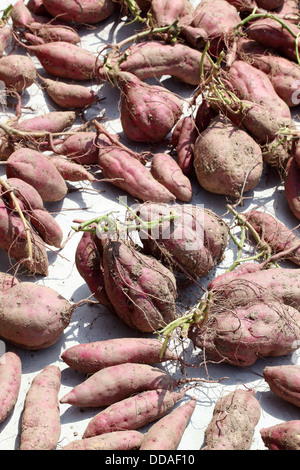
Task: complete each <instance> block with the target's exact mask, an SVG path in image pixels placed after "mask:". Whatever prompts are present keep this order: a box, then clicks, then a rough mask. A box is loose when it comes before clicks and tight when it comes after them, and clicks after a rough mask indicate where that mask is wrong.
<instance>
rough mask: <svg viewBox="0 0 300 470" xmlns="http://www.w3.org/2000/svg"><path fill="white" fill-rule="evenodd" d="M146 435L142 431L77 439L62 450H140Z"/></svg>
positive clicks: (117, 432)
mask: <svg viewBox="0 0 300 470" xmlns="http://www.w3.org/2000/svg"><path fill="white" fill-rule="evenodd" d="M143 437H144V434H143V433H142V432H140V431H135V430H125V431H114V432H110V433H107V434H101V435H100V436H93V437H86V438H85V439H76V440H75V441H72V442H70V443H69V444H67V445H65V446H64V447H62V450H106V451H109V450H138V449H139V448H140V445H141V443H142V440H143Z"/></svg>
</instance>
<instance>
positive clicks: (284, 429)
mask: <svg viewBox="0 0 300 470" xmlns="http://www.w3.org/2000/svg"><path fill="white" fill-rule="evenodd" d="M260 435H261V438H262V440H263V442H264V444H265V446H266V447H267V448H268V449H269V450H300V420H298V419H295V420H291V421H286V422H283V423H279V424H274V425H273V426H270V427H268V428H262V429H261V430H260Z"/></svg>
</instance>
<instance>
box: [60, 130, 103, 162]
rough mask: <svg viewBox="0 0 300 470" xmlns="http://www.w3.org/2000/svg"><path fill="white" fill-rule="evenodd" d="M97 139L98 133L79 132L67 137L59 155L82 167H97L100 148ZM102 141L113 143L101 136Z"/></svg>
mask: <svg viewBox="0 0 300 470" xmlns="http://www.w3.org/2000/svg"><path fill="white" fill-rule="evenodd" d="M96 139H97V134H96V132H78V133H76V134H75V135H71V136H69V137H67V138H66V139H65V141H64V142H63V143H62V144H61V146H60V147H59V148H58V149H57V153H59V154H60V155H64V156H66V157H68V158H69V159H70V160H73V161H74V162H76V163H81V164H82V165H90V164H94V165H95V164H97V163H98V147H97V146H96V145H95V143H94V142H95V140H96ZM101 139H102V140H103V139H104V140H106V141H107V143H111V142H110V141H109V140H108V139H107V138H105V136H103V135H101Z"/></svg>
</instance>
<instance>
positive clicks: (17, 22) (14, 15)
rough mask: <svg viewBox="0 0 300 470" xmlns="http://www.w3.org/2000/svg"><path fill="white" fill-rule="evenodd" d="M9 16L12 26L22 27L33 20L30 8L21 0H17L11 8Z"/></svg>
mask: <svg viewBox="0 0 300 470" xmlns="http://www.w3.org/2000/svg"><path fill="white" fill-rule="evenodd" d="M10 17H11V19H12V22H13V26H14V27H18V28H24V27H26V26H27V25H29V24H30V23H31V22H33V21H34V17H33V16H32V14H31V12H30V10H29V9H28V8H27V6H26V5H25V4H24V1H23V0H17V1H16V2H15V3H14V5H13V7H12V10H11V13H10Z"/></svg>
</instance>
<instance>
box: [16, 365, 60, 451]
mask: <svg viewBox="0 0 300 470" xmlns="http://www.w3.org/2000/svg"><path fill="white" fill-rule="evenodd" d="M60 385H61V372H60V369H59V368H58V367H57V366H54V365H50V366H47V367H45V368H44V369H43V370H42V371H41V372H40V373H39V374H37V375H36V376H35V377H34V379H33V381H32V383H31V385H30V388H29V390H28V392H27V394H26V397H25V402H24V408H23V413H22V421H21V439H20V450H55V449H56V447H57V444H58V440H59V437H60V433H61V423H60V414H59V403H58V392H59V389H60Z"/></svg>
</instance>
